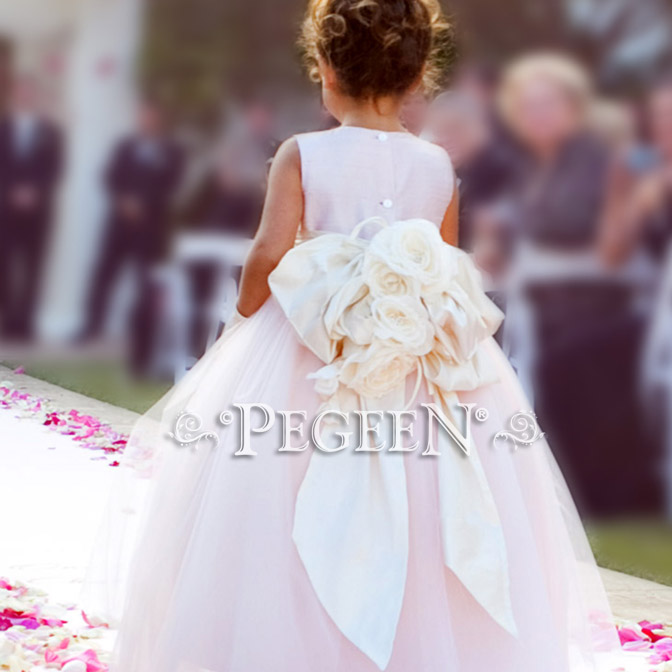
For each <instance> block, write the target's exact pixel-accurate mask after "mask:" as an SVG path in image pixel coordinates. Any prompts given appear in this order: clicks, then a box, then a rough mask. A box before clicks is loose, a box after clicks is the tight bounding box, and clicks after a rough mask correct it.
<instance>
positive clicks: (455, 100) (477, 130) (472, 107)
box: [422, 91, 510, 250]
mask: <svg viewBox="0 0 672 672" xmlns="http://www.w3.org/2000/svg"><path fill="white" fill-rule="evenodd" d="M491 122H492V120H491V110H490V108H489V107H488V106H486V105H485V104H484V103H483V101H482V100H481V99H479V98H475V97H473V96H472V95H470V94H467V93H463V92H461V91H446V92H443V93H440V94H439V95H438V96H437V97H436V98H435V99H434V100H433V101H432V103H431V104H430V106H429V110H428V113H427V120H426V123H425V127H424V129H423V131H422V137H423V138H425V139H426V140H429V141H430V142H433V143H434V144H437V145H439V146H440V147H443V148H444V149H445V150H446V152H447V153H448V155H449V156H450V159H451V162H452V164H453V168H454V169H455V173H456V175H457V179H458V186H459V195H460V233H459V246H460V247H461V248H463V249H466V250H471V249H472V248H473V242H474V241H473V235H472V234H473V219H474V212H475V211H476V210H477V209H478V208H480V207H481V206H485V205H486V204H489V203H490V202H491V201H493V200H494V198H495V197H496V196H497V195H498V194H499V193H500V191H501V189H502V187H503V185H504V184H505V183H506V181H507V180H508V177H509V170H510V167H509V165H508V163H507V161H506V160H505V158H504V157H503V156H502V153H501V151H500V149H501V147H500V144H499V143H497V142H496V141H495V132H494V131H493V124H492V123H491Z"/></svg>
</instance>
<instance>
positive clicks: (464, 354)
mask: <svg viewBox="0 0 672 672" xmlns="http://www.w3.org/2000/svg"><path fill="white" fill-rule="evenodd" d="M465 261H467V262H468V259H467V258H466V255H464V253H463V252H461V251H460V250H457V249H456V248H453V247H451V246H449V245H447V244H445V243H444V242H443V240H442V239H441V236H440V234H439V231H438V229H437V227H436V225H434V224H433V223H431V222H429V221H426V220H421V219H414V220H409V221H405V222H397V223H395V224H394V225H392V226H388V227H386V228H384V229H382V230H381V231H379V232H378V233H377V234H376V235H375V236H374V237H373V238H372V239H371V241H370V242H369V244H368V245H364V246H362V248H361V252H360V253H359V254H357V255H355V257H354V258H353V259H352V260H351V263H350V269H351V274H350V278H349V280H348V281H347V282H345V283H344V284H343V285H342V287H341V288H340V289H339V290H338V291H337V292H336V293H335V294H334V295H333V297H332V298H331V300H330V302H329V307H328V308H327V310H326V312H325V314H324V325H325V328H326V331H327V334H328V337H329V338H330V339H331V340H332V342H333V343H334V345H335V348H334V352H335V353H336V354H337V356H336V357H335V358H334V360H333V361H332V362H330V363H328V364H327V366H325V367H323V368H322V369H320V370H319V371H317V372H316V373H315V374H313V377H314V378H315V380H316V389H317V391H318V392H319V393H320V394H321V395H323V396H325V397H332V396H333V395H334V394H336V393H337V391H338V389H339V386H346V387H348V388H351V389H352V390H354V391H355V392H357V393H358V394H359V395H361V396H362V397H365V398H367V399H379V398H381V397H384V396H385V395H387V394H389V393H391V392H393V391H394V390H397V389H398V388H399V387H400V386H401V385H403V384H404V381H405V380H406V378H407V376H409V375H410V374H411V373H413V372H414V371H417V372H418V374H419V375H424V376H425V377H426V378H427V379H428V380H430V381H431V380H432V379H433V378H435V377H436V374H437V373H438V372H440V371H441V370H442V369H443V368H444V367H451V366H453V367H454V366H455V365H458V364H460V363H463V362H466V361H467V360H469V359H470V358H471V357H472V356H473V354H474V352H475V348H476V346H477V343H478V341H479V340H481V339H482V338H483V336H484V335H485V334H483V333H481V331H483V330H479V334H478V335H479V338H468V337H467V338H466V339H465V334H464V333H463V332H465V331H468V330H469V329H470V327H471V326H472V324H473V321H474V317H475V318H476V321H477V322H478V321H479V317H478V315H474V314H473V313H474V310H473V306H472V305H471V301H470V298H469V295H468V293H467V291H465V288H464V287H463V286H462V285H461V283H460V281H459V277H458V276H459V275H460V273H459V271H460V268H461V266H463V264H464V262H465ZM469 263H471V262H469ZM480 321H481V322H482V324H481V326H482V327H485V326H486V325H485V321H483V320H480Z"/></svg>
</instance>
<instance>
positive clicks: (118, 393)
mask: <svg viewBox="0 0 672 672" xmlns="http://www.w3.org/2000/svg"><path fill="white" fill-rule="evenodd" d="M1 363H2V364H3V365H4V366H7V367H9V368H11V369H13V368H15V367H17V366H18V365H19V363H18V362H9V361H4V362H1ZM24 368H25V371H26V374H28V375H29V376H33V377H34V378H39V379H40V380H46V381H47V382H49V383H53V384H54V385H59V386H60V387H64V388H65V389H67V390H72V391H73V392H79V393H80V394H84V395H86V396H87V397H92V398H93V399H98V400H100V401H105V402H107V403H109V404H114V405H115V406H121V407H122V408H127V409H129V410H131V411H135V412H136V413H144V412H145V411H147V410H148V409H149V408H150V407H151V406H152V405H153V404H154V403H156V402H157V401H158V400H159V399H160V398H161V397H162V396H163V395H164V394H165V393H166V392H167V391H168V390H169V389H170V387H171V386H170V385H169V384H167V383H157V382H148V381H137V380H132V379H131V378H129V376H128V375H127V374H126V371H125V366H124V365H123V364H122V363H120V362H116V361H112V360H110V361H89V360H73V359H68V360H67V361H58V362H49V361H44V362H38V361H35V362H32V363H29V364H26V365H25V367H24Z"/></svg>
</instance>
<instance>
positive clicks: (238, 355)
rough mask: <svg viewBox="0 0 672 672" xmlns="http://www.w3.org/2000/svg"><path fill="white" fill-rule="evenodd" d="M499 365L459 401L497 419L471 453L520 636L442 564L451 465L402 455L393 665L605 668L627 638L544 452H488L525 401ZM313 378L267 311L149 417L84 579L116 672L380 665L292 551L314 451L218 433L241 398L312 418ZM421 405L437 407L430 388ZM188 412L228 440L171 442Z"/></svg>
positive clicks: (481, 425) (302, 354) (525, 671)
mask: <svg viewBox="0 0 672 672" xmlns="http://www.w3.org/2000/svg"><path fill="white" fill-rule="evenodd" d="M488 353H489V355H490V356H491V359H492V365H493V366H494V367H496V370H497V374H498V379H499V382H497V383H494V384H491V385H488V386H486V387H483V388H480V389H478V390H476V391H473V392H468V393H463V394H460V399H461V401H463V402H467V403H475V404H476V405H477V407H479V408H480V407H482V408H485V409H487V411H488V419H487V420H486V421H485V422H476V423H474V425H473V432H474V442H475V444H476V446H477V449H478V451H479V455H480V459H481V461H482V464H483V466H484V469H485V471H486V475H487V478H488V481H489V484H490V487H491V489H492V492H493V494H494V497H495V500H496V504H497V508H498V511H499V514H500V518H501V522H502V526H503V529H504V533H505V537H506V545H507V553H508V558H509V567H510V581H511V595H512V600H513V608H514V612H515V617H516V622H517V625H518V630H519V633H518V637H514V636H513V635H511V634H509V633H508V632H506V631H505V630H504V629H503V628H502V627H501V626H499V625H497V623H496V622H495V621H494V620H493V619H492V618H491V617H490V615H489V614H488V613H487V612H486V611H485V610H484V609H483V608H482V607H481V606H480V605H479V604H478V603H477V602H476V601H475V600H474V598H473V597H472V596H471V595H470V593H469V592H468V591H467V590H466V589H465V588H464V587H463V586H462V584H461V583H460V582H459V580H458V579H457V578H456V576H455V575H453V574H452V573H451V572H450V570H448V569H447V568H446V566H445V565H444V563H443V555H442V550H441V548H442V547H441V530H440V519H439V506H438V504H439V495H438V489H437V476H436V461H435V460H436V459H440V458H427V457H422V456H420V455H419V453H412V454H408V455H405V456H404V457H403V458H401V459H404V460H405V469H406V477H407V488H408V503H409V535H410V554H409V566H408V577H407V582H406V588H405V593H404V601H403V606H402V611H401V617H400V622H399V625H398V629H397V634H396V639H395V644H394V649H393V653H392V658H391V661H390V663H389V665H388V667H387V670H388V671H389V672H409V670H422V672H448V671H450V672H456V671H458V670H459V671H460V672H484V671H485V670H490V669H492V670H497V671H498V672H538V671H539V670H542V669H543V670H544V672H566V671H568V670H572V672H574V671H582V670H595V669H598V668H597V662H596V657H595V653H596V652H597V651H599V650H607V649H615V648H617V647H618V640H617V636H616V632H615V630H614V629H613V628H612V627H611V625H610V620H611V619H610V615H609V608H608V604H607V600H606V596H605V594H604V591H603V588H602V584H601V581H600V579H599V575H598V572H597V568H596V566H595V563H594V560H593V557H592V554H591V551H590V548H589V546H588V543H587V541H586V538H585V535H584V533H583V529H582V526H581V523H580V520H579V518H578V515H577V513H576V511H575V509H574V506H573V504H572V499H571V496H570V495H569V492H568V491H567V488H566V486H565V484H564V481H563V479H562V476H561V475H560V474H559V472H558V470H557V468H556V466H555V462H554V460H553V457H552V455H551V454H550V451H549V449H548V447H547V446H546V444H545V443H544V441H543V440H540V441H538V442H536V443H534V445H532V446H531V447H528V448H521V449H520V450H516V451H514V450H513V449H511V447H507V446H506V445H501V446H499V447H497V448H495V447H494V446H493V443H492V438H493V436H494V435H495V434H496V433H497V432H499V431H501V430H503V429H506V428H507V427H508V423H509V420H510V418H511V417H512V416H513V415H514V414H515V413H516V412H518V411H520V410H522V409H524V408H526V402H525V400H524V397H523V394H522V392H521V390H520V388H519V386H518V383H517V381H516V379H515V376H514V374H513V372H512V371H511V369H510V367H509V365H508V363H507V362H506V360H505V358H504V357H503V355H502V354H501V352H500V351H499V349H498V348H497V347H496V346H495V345H494V343H492V344H488ZM319 367H320V362H319V360H318V359H317V358H316V357H315V356H314V355H312V354H311V353H310V352H309V351H308V350H307V349H306V348H304V347H303V346H302V345H301V344H300V343H299V341H298V340H297V337H296V335H295V333H294V331H293V329H292V327H291V325H290V324H289V322H288V321H287V320H286V318H285V317H284V315H283V313H282V312H281V310H280V309H279V307H278V306H277V304H276V303H275V302H274V300H273V299H270V300H269V301H268V302H267V303H266V304H265V305H264V306H263V308H262V309H261V310H260V311H259V312H258V313H257V314H256V315H255V316H254V317H253V318H251V319H249V320H247V321H246V322H244V323H242V324H241V325H239V326H237V327H236V328H235V329H233V330H232V331H231V332H230V333H228V334H225V336H224V337H223V338H222V339H221V340H220V341H219V342H218V343H217V344H216V345H215V347H214V348H213V349H212V350H211V351H210V352H209V353H208V355H206V357H205V358H204V359H203V360H202V361H201V362H200V363H199V364H198V366H197V367H196V368H195V369H194V370H193V371H192V372H191V373H190V374H189V376H187V378H186V379H185V380H184V381H183V382H182V383H181V384H180V385H179V386H178V387H177V388H176V389H175V390H174V391H173V392H172V393H171V394H170V395H169V396H168V397H167V398H166V399H164V401H163V402H162V403H161V404H159V405H158V406H157V407H156V408H155V409H153V410H152V412H150V413H149V414H148V415H147V416H145V417H144V418H143V419H142V420H141V422H140V423H139V425H138V427H137V429H136V430H135V432H134V435H133V437H132V440H131V445H132V448H131V449H130V452H129V455H128V464H127V465H126V468H125V472H126V475H125V477H124V480H125V484H124V486H123V487H120V489H119V491H118V492H117V493H116V494H115V497H114V499H113V503H112V507H111V511H110V521H109V525H108V529H107V531H106V532H105V534H104V539H105V544H101V553H100V554H99V557H98V562H97V563H96V565H95V567H94V570H93V572H92V576H91V582H90V586H91V588H92V591H91V592H90V599H92V600H95V601H96V602H97V605H98V606H99V608H100V607H103V606H104V607H106V608H107V610H108V612H109V611H112V612H114V611H117V612H120V611H121V612H123V616H122V618H121V625H120V637H119V642H118V645H117V650H116V653H115V666H114V668H113V669H116V670H117V671H118V672H205V671H209V672H315V671H316V670H319V671H320V672H337V671H338V672H341V671H343V670H347V671H348V672H375V671H376V670H377V669H378V668H377V667H376V666H375V664H374V663H373V662H372V661H371V660H370V659H368V658H367V657H366V656H365V655H364V654H363V653H361V652H360V651H359V650H358V649H357V648H356V647H355V646H354V645H353V644H352V643H351V642H350V641H349V640H348V639H346V638H345V637H344V635H343V634H342V633H341V632H340V630H339V629H338V628H337V627H336V626H335V624H334V623H333V622H332V621H331V620H330V618H329V616H328V615H327V613H326V612H325V610H324V608H323V607H322V605H321V604H320V602H319V600H318V599H317V596H316V594H315V591H314V590H313V587H312V585H311V583H310V580H309V578H308V575H307V573H306V571H305V569H304V567H303V565H302V563H301V559H300V557H299V555H298V553H297V550H296V547H295V545H294V542H293V541H292V527H293V522H294V508H295V502H296V494H297V491H298V489H299V486H300V484H301V482H302V479H303V476H304V474H305V472H306V469H307V467H308V461H309V459H310V452H309V451H307V452H305V453H292V454H286V453H285V454H279V453H278V452H277V448H278V446H279V441H280V438H279V436H278V434H277V433H275V432H269V433H267V434H263V435H258V436H257V437H255V439H254V440H255V443H254V449H255V450H256V451H257V452H258V453H259V455H258V456H257V457H254V458H240V457H233V453H234V451H235V450H236V448H237V447H238V443H239V438H238V436H237V435H236V433H235V432H232V428H231V427H227V428H223V427H222V426H221V425H218V424H217V422H216V419H217V417H218V416H219V414H220V413H221V412H222V411H223V410H226V409H227V408H228V407H229V406H230V405H231V404H232V403H245V402H250V403H252V402H255V403H256V402H263V403H266V404H269V405H270V406H271V407H272V408H274V409H276V410H291V409H302V410H306V411H307V412H308V417H309V418H310V417H312V414H314V413H315V412H316V411H317V409H318V407H319V405H320V399H319V398H318V397H317V395H316V394H315V393H314V390H313V382H312V381H309V380H306V376H307V374H309V373H311V372H313V371H315V370H317V369H318V368H319ZM423 399H424V400H429V398H428V397H427V395H426V394H424V397H423V396H422V395H421V397H420V399H419V402H421V401H423ZM182 411H189V412H193V413H196V414H197V415H198V416H199V417H200V418H201V419H202V420H203V422H204V428H203V431H205V430H206V429H210V428H216V427H218V428H219V429H218V434H219V437H218V438H219V443H218V445H217V446H216V447H213V446H214V441H213V440H212V439H211V438H210V439H208V438H207V437H206V438H204V439H203V440H201V441H200V443H199V445H198V447H197V449H196V450H192V449H191V448H190V447H186V448H181V447H180V446H178V445H177V444H176V443H175V442H174V441H173V440H172V439H170V438H168V437H167V432H168V431H170V429H171V428H172V426H173V422H174V419H175V417H176V415H177V414H178V413H179V412H182ZM396 457H398V456H396ZM333 459H340V456H334V458H333ZM150 467H151V469H150ZM150 472H152V475H151V478H147V476H148V475H149V473H150ZM464 515H465V516H468V515H469V504H468V502H465V506H464ZM131 549H133V551H134V552H133V557H134V560H133V562H132V564H131V569H130V574H128V575H127V571H126V570H127V566H128V556H129V554H130V551H131ZM474 562H478V558H474ZM344 599H347V596H344Z"/></svg>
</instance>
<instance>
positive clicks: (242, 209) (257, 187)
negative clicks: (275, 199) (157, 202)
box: [180, 114, 277, 357]
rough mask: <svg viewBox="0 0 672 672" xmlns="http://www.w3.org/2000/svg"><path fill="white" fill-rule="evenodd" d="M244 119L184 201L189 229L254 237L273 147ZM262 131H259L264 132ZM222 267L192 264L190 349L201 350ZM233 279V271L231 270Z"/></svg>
mask: <svg viewBox="0 0 672 672" xmlns="http://www.w3.org/2000/svg"><path fill="white" fill-rule="evenodd" d="M250 120H251V117H250V115H249V114H248V115H245V117H244V119H243V121H244V123H243V124H242V125H241V124H239V123H233V124H232V127H231V128H230V129H229V130H228V132H227V133H226V135H225V137H224V138H223V141H222V143H221V145H220V146H219V148H218V150H217V155H216V157H215V159H214V162H213V166H212V168H211V170H210V171H209V173H208V174H207V176H206V178H205V180H204V181H203V183H202V184H201V185H200V186H199V187H198V188H197V189H196V192H195V193H194V195H193V196H192V197H191V198H190V199H188V202H187V204H186V206H185V207H184V209H183V211H182V212H181V214H180V219H181V220H182V221H183V222H184V224H185V226H186V228H188V229H190V230H191V231H201V232H209V233H218V234H222V235H226V236H235V237H241V238H250V239H251V238H254V235H255V234H256V232H257V227H258V226H259V221H260V219H261V211H262V208H263V205H264V196H265V188H266V180H267V173H268V166H269V162H270V161H271V160H272V154H273V152H274V147H275V145H276V144H277V143H275V142H273V141H269V140H268V138H270V137H271V136H270V133H268V130H267V127H261V126H260V125H258V124H254V125H252V126H250V124H249V122H250ZM264 129H265V130H264ZM222 271H223V269H222V268H221V267H220V265H219V264H217V263H216V262H214V261H213V260H203V261H200V262H193V263H192V264H191V265H190V268H189V277H190V285H191V309H192V310H191V314H192V319H191V351H192V354H193V355H194V356H196V357H200V356H201V355H202V354H203V352H204V350H205V347H206V344H207V337H208V333H209V321H210V314H211V312H212V310H211V307H212V305H213V304H215V303H216V301H217V297H218V291H219V287H218V284H219V283H220V281H221V276H222ZM233 275H234V277H236V279H237V276H238V275H239V271H238V270H237V271H235V272H233Z"/></svg>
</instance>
